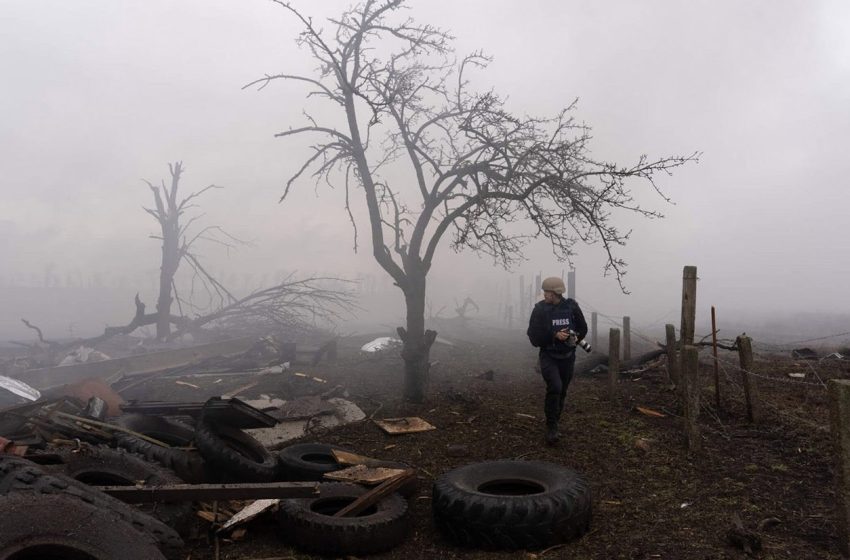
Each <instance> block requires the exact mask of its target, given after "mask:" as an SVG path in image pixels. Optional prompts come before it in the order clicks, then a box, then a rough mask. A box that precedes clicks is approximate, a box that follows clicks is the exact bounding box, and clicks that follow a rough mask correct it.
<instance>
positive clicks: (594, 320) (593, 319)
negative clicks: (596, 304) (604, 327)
mask: <svg viewBox="0 0 850 560" xmlns="http://www.w3.org/2000/svg"><path fill="white" fill-rule="evenodd" d="M597 325H598V317H597V315H596V311H594V312H593V313H591V314H590V330H591V332H592V334H591V335H590V345H591V346H592V347H593V348H598V347H599V330H598V327H597Z"/></svg>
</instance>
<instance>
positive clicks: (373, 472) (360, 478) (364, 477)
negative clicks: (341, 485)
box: [325, 465, 406, 486]
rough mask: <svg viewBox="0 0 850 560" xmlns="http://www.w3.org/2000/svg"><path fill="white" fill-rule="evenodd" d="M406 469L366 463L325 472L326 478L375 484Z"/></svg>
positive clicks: (369, 484)
mask: <svg viewBox="0 0 850 560" xmlns="http://www.w3.org/2000/svg"><path fill="white" fill-rule="evenodd" d="M405 471H406V469H390V468H386V467H367V466H366V465H355V466H353V467H348V468H347V469H342V470H339V471H333V472H329V473H325V478H326V479H328V480H335V481H338V482H352V483H354V484H364V485H366V486H375V485H376V484H380V483H382V482H385V481H387V480H389V479H391V478H393V477H396V476H400V475H401V474H403V473H404V472H405Z"/></svg>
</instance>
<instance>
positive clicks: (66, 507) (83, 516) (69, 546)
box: [0, 492, 165, 560]
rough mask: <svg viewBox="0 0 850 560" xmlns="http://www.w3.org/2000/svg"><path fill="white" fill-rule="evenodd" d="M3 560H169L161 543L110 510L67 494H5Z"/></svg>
mask: <svg viewBox="0 0 850 560" xmlns="http://www.w3.org/2000/svg"><path fill="white" fill-rule="evenodd" d="M0 510H2V511H3V516H4V518H5V519H7V520H8V521H6V522H4V523H0V560H114V559H116V558H121V559H122V560H164V558H165V556H163V555H162V553H161V552H160V551H159V549H158V548H157V545H156V541H155V540H154V539H153V538H152V537H151V536H150V535H148V534H146V533H144V532H141V531H137V530H136V529H134V528H133V527H132V526H131V525H130V524H129V523H127V522H125V521H124V520H123V519H122V518H121V516H120V515H118V514H117V513H116V512H115V511H114V510H112V509H109V508H101V507H98V506H97V505H94V504H90V503H86V502H84V501H82V500H79V499H78V498H76V497H74V496H69V495H65V494H40V495H38V496H35V497H33V496H30V495H29V493H28V492H12V493H10V494H6V495H5V496H0Z"/></svg>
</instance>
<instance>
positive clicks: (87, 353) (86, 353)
mask: <svg viewBox="0 0 850 560" xmlns="http://www.w3.org/2000/svg"><path fill="white" fill-rule="evenodd" d="M108 359H110V358H109V356H107V355H106V354H104V353H103V352H101V351H100V350H95V349H94V348H89V347H88V346H80V347H79V348H77V349H76V350H73V351H71V353H70V354H68V355H67V356H65V357H64V358H62V361H61V362H59V365H60V366H72V365H74V364H90V363H92V362H102V361H104V360H108Z"/></svg>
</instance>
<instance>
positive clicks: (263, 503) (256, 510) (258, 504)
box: [218, 499, 280, 532]
mask: <svg viewBox="0 0 850 560" xmlns="http://www.w3.org/2000/svg"><path fill="white" fill-rule="evenodd" d="M278 502H280V500H278V499H266V500H257V501H255V502H252V503H251V504H249V505H248V506H246V507H244V508H242V510H241V511H239V513H237V514H236V515H234V516H233V517H231V518H230V519H228V520H227V521H226V522H225V523H224V525H222V526H221V529H219V530H218V532H223V531H226V530H228V529H230V528H232V527H234V526H236V525H239V524H240V523H246V522H248V521H250V520H252V519H254V518H255V517H257V516H258V515H260V514H261V513H263V512H264V511H266V510H268V509H271V508H273V507H274V506H276V505H277V504H278Z"/></svg>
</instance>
